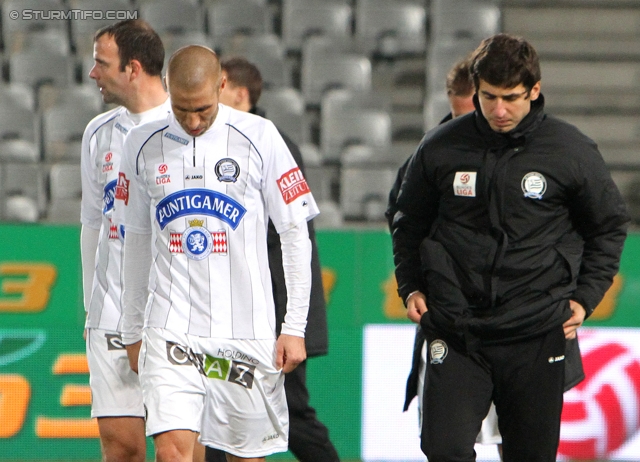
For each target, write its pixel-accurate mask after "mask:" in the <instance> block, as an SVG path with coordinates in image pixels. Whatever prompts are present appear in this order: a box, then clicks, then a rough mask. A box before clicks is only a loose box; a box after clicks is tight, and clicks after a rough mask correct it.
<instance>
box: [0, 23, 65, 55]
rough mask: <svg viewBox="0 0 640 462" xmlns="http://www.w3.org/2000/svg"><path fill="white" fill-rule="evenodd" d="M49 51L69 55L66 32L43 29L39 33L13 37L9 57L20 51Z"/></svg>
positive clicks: (27, 33) (26, 33)
mask: <svg viewBox="0 0 640 462" xmlns="http://www.w3.org/2000/svg"><path fill="white" fill-rule="evenodd" d="M30 50H50V51H52V52H53V53H55V54H60V55H69V54H71V44H70V43H69V37H68V34H67V31H66V30H63V29H44V30H41V31H33V32H25V33H23V34H20V35H18V36H15V37H14V39H13V43H12V44H11V48H10V49H8V50H7V51H8V52H9V55H11V54H13V53H19V52H21V51H30Z"/></svg>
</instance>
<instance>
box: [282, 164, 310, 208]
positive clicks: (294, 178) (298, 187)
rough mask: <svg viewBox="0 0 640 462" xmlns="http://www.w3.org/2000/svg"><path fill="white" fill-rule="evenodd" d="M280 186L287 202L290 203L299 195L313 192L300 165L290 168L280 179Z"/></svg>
mask: <svg viewBox="0 0 640 462" xmlns="http://www.w3.org/2000/svg"><path fill="white" fill-rule="evenodd" d="M278 188H279V189H280V193H281V194H282V198H283V199H284V202H285V203H286V204H290V203H291V202H293V201H294V200H296V199H297V198H298V197H300V196H302V195H304V194H307V193H309V192H311V191H310V190H309V185H308V184H307V180H305V179H304V176H303V175H302V172H301V171H300V168H299V167H296V168H293V169H291V170H289V171H288V172H287V173H285V174H284V175H282V176H281V177H280V178H279V179H278Z"/></svg>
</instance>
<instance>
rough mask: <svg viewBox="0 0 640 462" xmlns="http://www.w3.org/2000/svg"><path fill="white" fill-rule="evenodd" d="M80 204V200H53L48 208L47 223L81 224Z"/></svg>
mask: <svg viewBox="0 0 640 462" xmlns="http://www.w3.org/2000/svg"><path fill="white" fill-rule="evenodd" d="M80 204H81V200H80V199H53V200H52V201H51V202H50V203H49V206H48V207H47V212H46V221H47V223H58V224H78V223H80Z"/></svg>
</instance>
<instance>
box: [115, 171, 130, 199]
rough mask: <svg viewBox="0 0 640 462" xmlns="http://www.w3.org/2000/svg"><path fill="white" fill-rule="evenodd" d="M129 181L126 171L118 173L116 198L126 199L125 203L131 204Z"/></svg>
mask: <svg viewBox="0 0 640 462" xmlns="http://www.w3.org/2000/svg"><path fill="white" fill-rule="evenodd" d="M129 182H130V180H127V177H126V175H125V174H124V173H122V172H119V173H118V183H117V184H116V199H118V200H121V201H124V205H128V204H129Z"/></svg>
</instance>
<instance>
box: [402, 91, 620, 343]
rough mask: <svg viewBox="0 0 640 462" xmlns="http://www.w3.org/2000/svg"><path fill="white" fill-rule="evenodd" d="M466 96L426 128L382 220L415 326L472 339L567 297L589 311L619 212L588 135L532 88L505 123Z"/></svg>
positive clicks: (554, 309) (498, 335)
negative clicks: (420, 298)
mask: <svg viewBox="0 0 640 462" xmlns="http://www.w3.org/2000/svg"><path fill="white" fill-rule="evenodd" d="M475 104H476V111H475V112H473V113H470V114H467V115H465V116H462V117H459V118H456V119H454V120H452V121H449V122H447V123H445V124H443V125H440V126H438V127H436V128H435V129H434V130H432V131H430V132H428V133H427V134H426V135H425V137H424V138H423V140H422V142H421V143H420V146H419V147H418V149H417V151H416V152H415V153H414V155H413V157H412V158H411V160H410V161H409V164H408V165H407V171H406V174H405V176H404V180H403V182H402V186H401V189H400V191H399V194H398V199H397V212H396V213H395V215H394V217H393V222H392V239H393V251H394V260H395V264H396V278H397V280H398V292H399V294H400V296H401V297H402V298H403V300H406V297H407V296H408V295H409V294H410V293H411V292H413V291H415V290H420V291H422V292H423V293H425V295H426V296H427V306H428V308H429V311H428V313H427V314H426V315H425V316H423V319H422V324H423V326H425V327H435V328H437V329H438V330H439V331H441V332H444V333H448V334H449V335H451V336H455V337H458V338H460V340H463V341H464V343H465V344H466V345H467V348H471V349H475V347H477V346H478V345H481V344H492V343H504V342H510V341H515V340H518V339H526V338H531V337H535V336H538V335H542V334H544V333H546V332H548V331H550V330H551V329H553V328H555V327H557V326H560V325H562V324H563V323H564V322H565V321H566V320H567V319H569V317H570V316H571V312H570V309H569V303H568V301H569V300H570V299H572V300H575V301H577V302H579V303H580V304H581V305H582V306H583V307H584V308H585V309H586V311H587V315H590V314H591V313H592V312H593V310H594V309H595V307H596V306H597V304H598V303H599V302H600V300H601V299H602V297H603V295H604V293H605V292H606V290H607V289H608V288H609V286H610V285H611V282H612V279H613V276H614V275H615V274H616V272H617V271H618V267H619V259H620V255H621V252H622V247H623V243H624V240H625V237H626V227H627V224H628V222H629V217H628V215H627V212H626V208H625V205H624V202H623V200H622V197H621V196H620V193H619V191H618V189H617V187H616V186H615V184H614V183H613V181H612V179H611V176H610V174H609V172H608V170H607V168H606V166H605V164H604V161H603V159H602V156H601V155H600V153H599V152H598V149H597V146H596V145H595V143H594V142H593V141H592V140H590V139H589V138H587V137H586V136H585V135H583V134H582V133H581V132H580V131H579V130H578V129H576V128H575V127H573V126H572V125H570V124H568V123H566V122H563V121H561V120H559V119H557V118H555V117H552V116H548V115H546V114H545V113H544V98H543V96H542V95H540V97H539V98H538V99H537V100H536V101H533V102H532V106H531V111H530V112H529V114H527V116H526V117H525V118H524V119H523V120H522V121H521V122H520V124H519V125H518V126H517V127H516V128H515V129H514V130H512V131H510V132H508V133H506V134H501V133H497V132H495V131H493V130H492V129H491V127H490V126H489V124H488V123H487V121H486V119H485V118H484V117H483V116H482V113H481V111H480V109H479V106H478V102H477V98H476V99H475ZM474 175H475V181H474V179H473V177H474ZM464 181H466V183H461V182H464ZM454 183H455V185H457V186H458V188H457V189H458V195H456V193H455V191H454V189H455V188H454ZM474 183H475V186H474ZM461 186H462V187H461ZM460 194H466V195H460ZM469 194H473V196H470V195H469ZM474 345H475V347H474Z"/></svg>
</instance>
